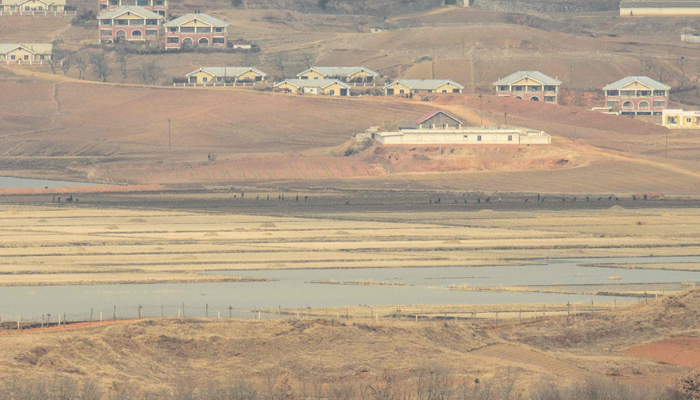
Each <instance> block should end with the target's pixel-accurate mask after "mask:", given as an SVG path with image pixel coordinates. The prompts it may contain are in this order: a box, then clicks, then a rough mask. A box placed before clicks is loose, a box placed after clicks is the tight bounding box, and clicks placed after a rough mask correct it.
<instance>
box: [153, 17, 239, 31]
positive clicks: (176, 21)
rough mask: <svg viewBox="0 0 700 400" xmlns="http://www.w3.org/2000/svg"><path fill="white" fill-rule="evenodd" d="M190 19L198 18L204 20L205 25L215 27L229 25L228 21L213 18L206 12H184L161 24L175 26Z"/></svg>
mask: <svg viewBox="0 0 700 400" xmlns="http://www.w3.org/2000/svg"><path fill="white" fill-rule="evenodd" d="M192 20H199V21H202V22H204V23H205V24H207V25H211V26H213V27H215V28H225V27H227V26H229V23H228V22H226V21H222V20H220V19H218V18H214V17H212V16H211V15H207V14H185V15H183V16H182V17H178V18H175V19H174V20H172V21H168V22H166V23H164V24H163V26H164V27H166V28H168V27H175V26H180V25H183V24H186V23H188V22H190V21H192Z"/></svg>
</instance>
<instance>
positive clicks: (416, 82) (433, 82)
mask: <svg viewBox="0 0 700 400" xmlns="http://www.w3.org/2000/svg"><path fill="white" fill-rule="evenodd" d="M397 83H400V84H402V85H404V86H407V87H409V88H411V89H417V90H431V89H435V88H437V87H440V86H442V85H444V84H446V83H450V84H451V85H452V86H454V87H456V88H458V89H464V86H462V85H460V84H459V83H457V82H455V81H453V80H451V79H398V80H396V82H394V83H390V84H389V85H387V87H391V86H394V85H396V84H397Z"/></svg>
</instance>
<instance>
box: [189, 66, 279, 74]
mask: <svg viewBox="0 0 700 400" xmlns="http://www.w3.org/2000/svg"><path fill="white" fill-rule="evenodd" d="M199 71H204V72H206V73H208V74H211V75H212V76H239V75H243V74H245V73H246V72H250V71H253V72H255V73H256V74H258V75H262V76H267V74H266V73H264V72H262V71H260V70H259V69H257V68H253V67H200V68H199V69H197V70H194V71H192V72H190V73H189V74H187V76H190V75H192V74H195V73H197V72H199Z"/></svg>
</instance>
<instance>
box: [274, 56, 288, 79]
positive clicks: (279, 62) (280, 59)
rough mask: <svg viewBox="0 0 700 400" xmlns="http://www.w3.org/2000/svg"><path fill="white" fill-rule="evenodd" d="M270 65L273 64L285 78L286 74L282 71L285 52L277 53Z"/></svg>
mask: <svg viewBox="0 0 700 400" xmlns="http://www.w3.org/2000/svg"><path fill="white" fill-rule="evenodd" d="M272 65H274V66H275V68H277V70H279V71H280V73H282V79H286V78H287V75H286V74H285V73H284V68H285V67H286V66H287V53H283V52H280V53H277V55H276V56H275V58H274V59H273V60H272Z"/></svg>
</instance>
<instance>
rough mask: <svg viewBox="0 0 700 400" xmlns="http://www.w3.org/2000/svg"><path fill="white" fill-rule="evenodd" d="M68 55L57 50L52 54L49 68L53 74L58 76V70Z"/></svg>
mask: <svg viewBox="0 0 700 400" xmlns="http://www.w3.org/2000/svg"><path fill="white" fill-rule="evenodd" d="M67 55H68V53H66V52H65V51H59V50H56V51H54V52H53V54H51V59H50V60H49V67H51V73H53V74H54V75H56V69H57V67H59V66H60V65H61V64H62V63H63V59H65V58H66V57H67Z"/></svg>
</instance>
